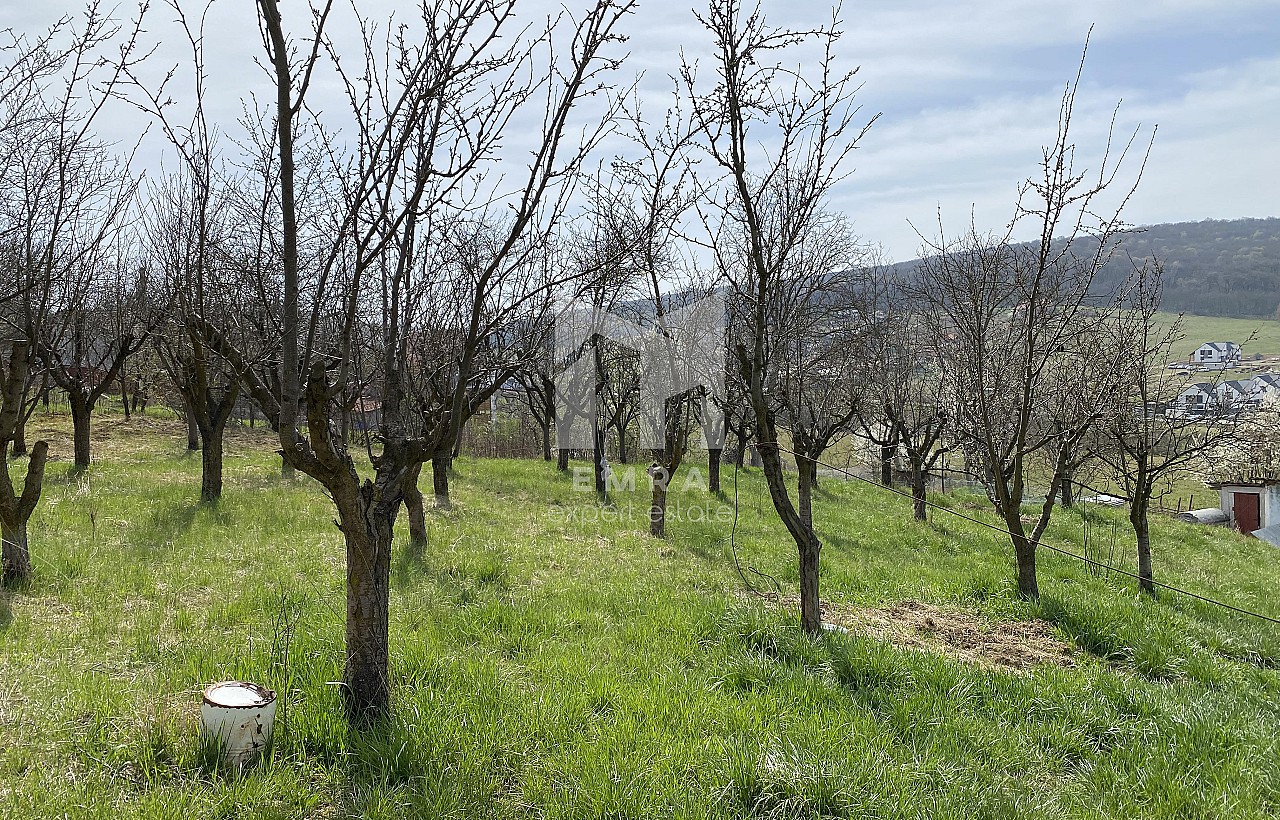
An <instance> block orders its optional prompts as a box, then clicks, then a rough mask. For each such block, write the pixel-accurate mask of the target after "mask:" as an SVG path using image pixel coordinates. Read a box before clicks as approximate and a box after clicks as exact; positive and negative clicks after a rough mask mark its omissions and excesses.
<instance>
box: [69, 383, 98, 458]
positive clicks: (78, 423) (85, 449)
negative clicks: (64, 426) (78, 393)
mask: <svg viewBox="0 0 1280 820" xmlns="http://www.w3.org/2000/svg"><path fill="white" fill-rule="evenodd" d="M92 418H93V405H92V404H90V403H89V402H87V401H85V400H84V399H80V398H72V399H71V428H72V438H73V439H74V450H75V469H77V470H87V469H89V461H90V457H89V426H90V422H91V421H92Z"/></svg>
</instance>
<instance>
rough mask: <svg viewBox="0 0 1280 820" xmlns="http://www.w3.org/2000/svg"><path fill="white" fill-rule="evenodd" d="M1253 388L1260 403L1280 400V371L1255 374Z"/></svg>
mask: <svg viewBox="0 0 1280 820" xmlns="http://www.w3.org/2000/svg"><path fill="white" fill-rule="evenodd" d="M1253 390H1254V395H1255V397H1256V398H1257V400H1258V402H1259V403H1261V402H1265V401H1276V400H1280V373H1263V374H1261V375H1258V376H1254V377H1253Z"/></svg>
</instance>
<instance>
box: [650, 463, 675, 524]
mask: <svg viewBox="0 0 1280 820" xmlns="http://www.w3.org/2000/svg"><path fill="white" fill-rule="evenodd" d="M658 470H661V472H658ZM654 472H655V473H656V474H655V475H654V476H653V494H652V496H651V498H650V500H649V534H650V535H652V536H653V537H655V538H665V537H666V534H667V485H668V484H670V483H671V477H670V475H668V474H667V471H666V468H665V467H657V468H655V470H654Z"/></svg>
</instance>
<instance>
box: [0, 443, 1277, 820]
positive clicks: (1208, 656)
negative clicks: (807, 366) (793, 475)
mask: <svg viewBox="0 0 1280 820" xmlns="http://www.w3.org/2000/svg"><path fill="white" fill-rule="evenodd" d="M176 432H177V433H180V431H176ZM139 435H142V434H141V433H140V434H139ZM121 446H122V450H121V455H120V457H118V458H117V457H115V456H113V454H112V452H111V451H110V450H109V449H105V450H102V451H100V453H101V454H100V462H99V463H98V464H96V465H95V466H94V467H93V468H92V470H91V471H90V473H89V476H88V478H87V480H85V479H82V478H75V477H73V476H72V475H71V474H70V473H69V472H68V471H67V470H66V468H65V465H62V464H59V465H55V467H54V468H53V469H52V470H51V475H50V478H49V484H48V488H47V491H46V492H47V496H46V498H45V501H44V502H43V503H42V506H41V508H40V510H39V512H38V513H37V517H36V519H35V521H34V522H33V528H32V533H31V535H32V546H33V552H34V557H35V560H36V562H37V563H36V566H37V577H36V579H35V581H33V582H32V583H31V584H30V585H29V586H27V587H25V588H23V589H20V590H16V591H12V592H9V593H6V595H5V597H4V599H3V600H2V601H0V814H3V816H4V817H6V818H8V817H14V818H18V817H63V816H76V817H110V818H113V820H115V819H116V818H126V817H173V816H183V817H190V818H197V817H230V816H237V817H239V816H243V817H312V816H325V817H335V816H338V817H370V818H376V817H388V818H391V817H406V816H423V817H521V816H527V817H584V818H585V817H646V818H647V817H667V816H682V817H726V818H729V817H770V818H782V817H824V816H848V817H904V818H905V817H925V816H928V817H956V818H959V817H966V818H968V817H1054V818H1057V817H1139V816H1140V817H1258V818H1262V817H1269V816H1273V815H1275V814H1276V813H1277V812H1280V764H1278V761H1280V741H1277V738H1280V634H1277V630H1276V629H1275V628H1274V627H1273V626H1270V625H1266V624H1264V623H1261V622H1251V621H1250V620H1248V619H1245V618H1242V617H1240V616H1237V615H1233V614H1230V613H1227V612H1225V611H1222V610H1219V609H1217V608H1214V607H1211V606H1208V605H1205V604H1201V603H1197V602H1194V601H1192V600H1189V599H1180V598H1178V597H1175V596H1172V595H1163V596H1161V597H1160V598H1159V599H1156V600H1151V599H1148V598H1145V597H1142V596H1139V595H1138V594H1137V593H1136V591H1135V590H1134V589H1133V588H1132V587H1131V586H1130V585H1129V584H1128V583H1127V582H1125V581H1124V580H1123V579H1121V578H1119V577H1116V576H1107V575H1105V574H1104V575H1101V576H1099V575H1096V574H1091V573H1089V572H1088V571H1086V569H1085V568H1083V567H1081V566H1079V565H1078V564H1076V563H1075V562H1072V561H1070V560H1069V559H1065V558H1061V557H1055V556H1053V555H1048V554H1046V555H1045V556H1044V558H1043V559H1042V560H1043V564H1042V570H1041V571H1042V581H1041V587H1042V589H1043V590H1044V591H1045V593H1046V594H1045V597H1044V599H1043V600H1042V601H1041V602H1040V603H1039V604H1030V603H1026V602H1022V601H1019V600H1018V599H1017V598H1016V596H1015V595H1014V594H1013V587H1012V584H1011V582H1010V578H1011V577H1012V567H1011V557H1010V555H1009V554H1008V553H1009V549H1008V546H1007V543H1005V542H1003V541H1002V540H1001V539H1000V538H999V537H998V534H996V533H992V532H990V531H987V530H984V529H981V528H978V527H976V526H975V525H972V524H969V523H967V522H964V521H960V520H958V519H954V518H950V517H948V516H946V515H945V514H943V513H942V512H940V511H935V514H934V518H933V520H931V521H930V522H928V523H924V524H916V523H913V522H912V521H910V510H909V506H908V505H909V501H907V500H905V499H901V498H898V497H895V496H890V495H886V494H884V493H883V492H881V491H878V490H876V489H875V488H872V487H866V486H862V485H859V484H855V483H843V482H836V481H825V482H824V483H823V486H822V488H821V493H820V495H819V497H818V499H817V504H816V514H817V517H818V526H819V529H820V531H821V533H822V535H823V537H824V543H825V548H824V551H823V577H822V584H823V588H822V591H823V596H824V598H825V599H826V600H828V601H831V602H833V603H837V604H839V605H841V606H844V607H847V608H849V609H854V610H856V609H857V608H860V607H870V606H877V605H881V604H886V603H891V602H895V601H899V600H903V599H918V600H922V601H927V602H932V603H934V604H938V605H941V606H944V607H952V608H963V609H966V610H969V611H972V612H976V613H978V614H979V615H980V616H981V617H983V618H984V619H986V620H987V621H988V622H990V623H992V624H998V623H1000V622H1002V621H1005V620H1011V619H1012V620H1019V619H1030V618H1045V619H1048V620H1049V621H1051V622H1052V623H1053V624H1055V628H1056V630H1057V632H1058V634H1059V635H1060V636H1061V637H1062V638H1063V639H1064V640H1067V641H1069V642H1070V643H1071V644H1072V645H1073V646H1075V647H1076V648H1077V650H1078V654H1077V657H1076V661H1075V664H1074V666H1072V667H1069V668H1058V667H1042V668H1038V669H1035V670H1032V671H1031V672H1029V673H1026V674H1019V673H1016V672H1011V671H998V670H994V669H991V668H987V667H983V666H975V665H971V664H968V663H965V662H963V661H960V660H958V659H954V658H951V657H946V656H942V655H938V654H934V653H931V652H927V651H918V650H913V649H909V648H902V647H897V646H894V645H892V644H891V643H887V642H883V641H880V640H876V639H874V638H872V637H870V636H865V635H860V634H852V635H841V634H831V635H828V636H825V637H823V638H822V639H818V640H815V639H812V638H809V637H806V636H805V635H803V634H802V633H800V631H799V630H798V628H797V625H796V621H797V619H796V617H795V616H794V615H793V614H792V613H789V612H786V611H783V610H780V609H779V608H778V607H777V606H776V605H773V604H770V603H768V602H765V601H761V600H758V599H753V598H751V597H749V596H745V595H743V594H742V592H741V589H740V583H739V581H738V578H737V575H736V573H735V572H734V568H733V562H732V560H731V551H730V544H729V542H728V538H727V537H728V532H729V527H728V525H727V524H726V523H723V522H722V521H720V520H718V518H717V517H718V516H720V515H721V514H722V513H724V512H730V513H731V511H732V509H731V508H732V505H733V503H734V497H733V494H732V490H730V492H729V493H728V494H726V495H723V496H719V497H717V496H712V495H709V494H708V493H707V492H706V491H705V489H701V488H699V487H697V486H690V487H688V488H681V487H679V485H680V484H681V481H680V480H679V479H677V481H676V482H675V483H676V485H677V491H676V492H675V493H674V494H673V497H672V502H673V504H679V505H680V507H681V510H682V511H683V519H682V520H676V521H672V522H671V523H670V530H671V533H672V535H671V537H670V538H669V539H668V540H665V541H659V540H655V539H652V538H650V537H649V536H648V535H647V532H646V528H647V519H646V518H645V506H644V505H645V503H646V496H647V494H646V493H645V490H644V488H643V487H637V488H636V489H635V490H633V491H627V490H623V491H619V492H616V493H615V494H614V497H613V499H612V505H611V506H609V507H601V506H600V505H598V504H597V503H596V502H595V501H594V498H593V496H592V495H591V494H590V493H582V492H578V491H576V489H575V485H574V482H573V479H572V476H564V475H560V474H557V473H556V472H555V471H554V467H553V466H551V465H545V464H544V463H543V462H541V461H528V462H524V461H497V460H473V459H463V460H462V461H460V462H459V464H458V465H457V470H458V475H457V477H456V478H455V481H454V487H455V491H456V498H455V509H453V510H451V511H448V512H433V513H432V514H431V516H430V538H429V544H428V545H427V546H426V547H425V548H424V549H422V550H421V551H418V552H414V551H411V550H410V549H409V548H408V546H407V539H404V540H401V541H398V543H397V544H396V547H395V549H396V553H395V555H394V557H393V579H392V586H393V591H392V619H393V620H392V628H391V629H392V655H393V665H394V668H393V675H394V682H395V688H394V692H395V703H394V717H393V719H392V720H391V722H390V723H389V724H388V725H386V726H384V727H382V728H380V729H379V730H377V731H370V732H366V733H362V734H356V733H352V732H350V731H348V730H347V728H346V727H345V725H344V724H343V722H342V721H341V718H340V714H341V713H340V708H339V702H340V697H339V691H338V687H337V685H336V684H335V681H338V680H340V678H341V666H342V634H343V631H342V624H343V611H344V599H343V588H342V584H343V569H342V560H343V551H342V545H341V541H340V537H339V534H338V532H337V530H336V529H335V527H334V526H333V524H332V521H331V519H332V510H331V507H330V504H329V502H328V501H327V499H325V498H324V496H323V494H322V492H321V491H320V489H319V488H318V486H317V485H315V484H313V483H311V482H310V481H308V480H306V479H297V480H296V481H294V482H284V481H281V480H280V479H279V478H278V469H277V461H276V460H275V459H274V458H273V457H272V456H271V455H269V454H268V453H266V452H258V451H256V450H254V449H252V448H250V447H248V446H243V447H241V448H240V449H239V450H238V451H236V452H235V454H234V455H233V456H232V457H231V458H230V459H229V463H228V469H227V479H228V486H227V494H226V497H225V498H224V499H223V500H222V501H221V502H219V503H218V504H216V505H201V504H200V503H198V501H197V500H196V498H197V496H198V489H199V459H198V455H197V456H191V455H187V454H185V453H183V452H182V451H181V437H180V435H177V434H173V435H152V437H151V438H150V439H147V440H143V441H139V440H136V439H134V440H130V441H129V446H128V448H127V451H126V449H125V448H124V447H123V444H122V445H121ZM640 477H641V478H643V473H640ZM728 478H729V480H728V481H727V482H726V485H727V486H729V487H732V476H731V475H730V476H729V477H728ZM738 479H739V481H738V484H739V493H740V494H739V497H738V499H737V507H738V512H739V516H740V518H739V526H738V537H737V539H736V542H735V546H736V548H737V550H738V553H739V556H740V558H741V560H742V562H743V563H744V564H749V565H750V566H753V567H755V568H757V569H759V570H760V571H761V572H762V573H767V574H770V575H773V576H775V577H777V578H778V579H779V581H780V582H781V583H782V584H784V585H786V586H788V587H791V586H794V585H795V583H796V578H797V572H796V568H795V556H794V549H793V548H792V547H790V546H788V543H789V542H788V541H787V539H786V537H785V533H784V532H783V531H782V530H781V528H780V527H779V526H778V525H777V524H776V522H775V521H774V517H773V515H772V511H771V507H770V504H769V501H768V496H767V493H766V492H765V490H764V487H763V482H762V481H761V479H760V476H759V474H758V472H754V471H745V472H743V473H742V474H740V475H739V476H738ZM942 500H943V501H944V503H946V504H948V505H952V506H955V507H956V508H962V509H963V510H964V511H965V512H966V514H976V515H980V516H981V515H984V513H983V512H982V509H981V508H982V500H981V499H978V498H975V497H971V496H964V495H954V496H948V497H945V498H943V499H942ZM694 511H700V512H697V513H695V512H694ZM1113 515H1115V513H1113V512H1110V511H1101V512H1099V511H1087V510H1081V511H1077V512H1070V511H1064V512H1063V513H1061V514H1060V515H1059V516H1058V519H1057V521H1056V523H1055V524H1054V526H1053V528H1052V529H1051V531H1050V535H1049V538H1050V539H1051V540H1054V542H1055V543H1060V544H1062V545H1064V546H1068V547H1072V548H1076V549H1078V548H1079V547H1080V545H1081V542H1082V540H1083V537H1084V529H1085V524H1084V521H1085V519H1086V517H1092V518H1091V520H1092V521H1094V522H1095V524H1094V525H1095V526H1097V525H1098V523H1097V522H1105V521H1107V520H1110V519H1109V516H1113ZM1121 532H1123V527H1122V529H1121ZM1154 548H1155V550H1156V571H1157V573H1158V577H1161V578H1164V579H1166V580H1169V581H1170V582H1176V583H1179V584H1182V585H1185V586H1187V587H1189V588H1192V589H1195V590H1197V591H1199V592H1202V593H1206V594H1213V595H1219V596H1222V597H1224V598H1227V599H1230V600H1231V601H1232V602H1234V603H1236V604H1239V605H1242V606H1245V607H1249V608H1253V609H1256V610H1258V611H1261V612H1265V613H1268V614H1270V615H1272V616H1280V596H1278V595H1277V594H1276V589H1277V586H1276V585H1277V581H1278V579H1280V572H1278V571H1277V567H1278V566H1280V553H1278V552H1276V551H1275V550H1273V549H1272V548H1270V547H1267V546H1266V545H1263V544H1260V543H1258V542H1256V541H1248V540H1245V539H1243V538H1240V537H1238V536H1236V535H1233V534H1231V533H1228V532H1225V531H1222V530H1212V531H1211V530H1205V529H1201V528H1195V527H1189V526H1183V525H1178V524H1175V523H1173V522H1171V521H1160V522H1159V523H1158V524H1157V527H1156V536H1155V547H1154ZM1125 560H1126V561H1129V565H1131V563H1132V562H1131V559H1129V558H1128V556H1127V553H1126V554H1125ZM286 639H287V640H286ZM286 646H287V651H286ZM226 678H246V679H250V680H256V681H260V682H262V683H265V684H267V685H269V686H272V687H273V688H275V689H277V691H279V692H280V693H281V695H282V697H283V698H284V699H285V703H286V704H287V710H286V713H285V715H284V719H283V721H282V724H281V725H280V726H279V731H278V733H277V736H276V742H275V745H274V748H273V750H272V753H271V755H270V757H269V758H268V759H267V760H265V761H263V762H262V763H261V764H260V765H258V766H256V767H254V768H253V769H251V770H249V771H246V772H243V773H240V772H235V771H229V770H227V769H226V768H225V767H223V766H221V765H220V764H219V763H218V762H217V760H216V756H213V755H210V754H209V751H208V750H207V749H205V748H203V747H202V746H201V744H200V742H199V740H198V734H199V733H198V709H197V706H198V703H199V692H200V689H201V688H202V687H203V686H204V685H206V684H207V683H209V682H212V681H215V680H221V679H226Z"/></svg>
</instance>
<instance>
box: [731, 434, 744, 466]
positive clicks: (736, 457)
mask: <svg viewBox="0 0 1280 820" xmlns="http://www.w3.org/2000/svg"><path fill="white" fill-rule="evenodd" d="M746 458H747V440H746V439H745V438H743V437H742V436H737V441H736V442H734V445H733V465H734V466H735V467H738V468H739V469H741V468H742V462H743V461H745V460H746Z"/></svg>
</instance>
